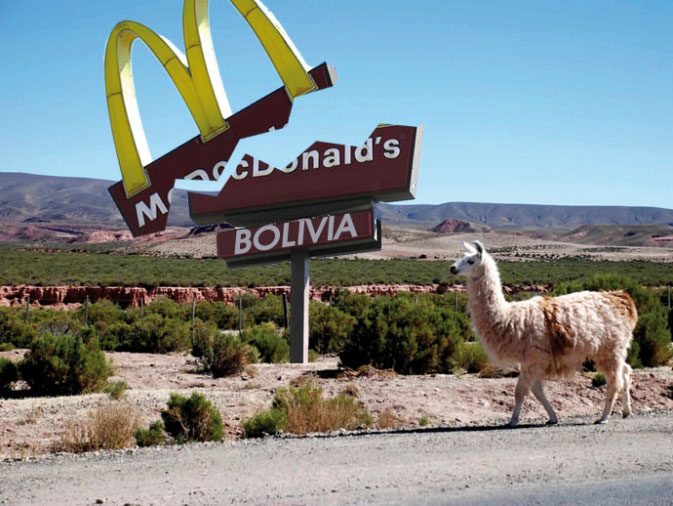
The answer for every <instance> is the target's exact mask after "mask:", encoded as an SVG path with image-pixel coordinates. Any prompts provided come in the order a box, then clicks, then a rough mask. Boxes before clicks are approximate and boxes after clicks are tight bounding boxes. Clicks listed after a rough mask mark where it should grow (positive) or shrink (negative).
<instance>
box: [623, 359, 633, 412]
mask: <svg viewBox="0 0 673 506" xmlns="http://www.w3.org/2000/svg"><path fill="white" fill-rule="evenodd" d="M622 377H623V378H624V408H623V410H622V415H623V416H624V418H626V417H627V416H631V414H632V413H633V411H632V410H631V366H630V365H629V364H627V363H626V362H624V363H623V364H622Z"/></svg>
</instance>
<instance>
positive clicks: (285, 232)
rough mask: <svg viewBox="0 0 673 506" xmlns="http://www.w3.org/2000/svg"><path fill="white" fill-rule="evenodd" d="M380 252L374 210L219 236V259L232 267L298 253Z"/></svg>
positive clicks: (247, 229) (274, 259)
mask: <svg viewBox="0 0 673 506" xmlns="http://www.w3.org/2000/svg"><path fill="white" fill-rule="evenodd" d="M379 248H380V235H379V233H378V230H377V226H376V222H375V220H374V215H373V212H372V209H366V210H362V211H353V212H349V213H338V214H332V215H328V216H318V217H314V218H303V219H300V220H295V221H287V222H284V223H271V224H267V225H263V226H259V227H250V228H247V227H242V228H237V229H230V230H223V231H221V232H219V233H218V235H217V256H218V257H220V258H224V259H226V260H227V262H228V263H229V264H231V265H241V264H243V263H247V262H252V261H254V262H255V263H259V262H262V261H264V262H269V261H278V260H284V259H287V258H289V256H290V253H291V252H292V251H293V250H295V249H299V250H302V251H308V252H309V254H310V255H311V256H326V255H335V254H337V253H342V252H349V251H358V252H361V251H364V250H368V249H372V250H373V249H379Z"/></svg>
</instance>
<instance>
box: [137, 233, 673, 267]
mask: <svg viewBox="0 0 673 506" xmlns="http://www.w3.org/2000/svg"><path fill="white" fill-rule="evenodd" d="M475 239H479V240H481V241H482V242H483V243H484V244H485V245H486V247H487V248H488V249H489V251H490V252H491V253H492V254H493V256H494V257H495V258H496V260H509V261H517V260H521V261H531V260H536V259H542V258H568V257H582V258H588V259H592V260H601V261H605V260H607V261H627V260H648V261H651V262H672V261H673V249H672V248H666V247H646V246H601V245H598V246H591V245H586V244H577V243H572V242H562V241H552V240H549V239H545V238H539V239H538V238H535V237H532V236H530V235H525V234H517V233H509V232H498V231H491V232H487V233H463V234H436V233H434V232H429V231H427V230H415V229H410V228H398V227H391V226H386V227H385V228H384V232H383V241H382V249H381V251H376V252H371V253H360V254H357V255H354V256H357V257H358V258H368V259H389V258H418V257H419V256H421V255H425V256H426V257H427V258H429V259H436V260H455V259H457V258H459V257H461V256H462V254H463V248H462V242H463V241H474V240H475ZM127 250H128V252H135V253H142V254H147V255H157V256H178V257H196V258H201V257H207V256H215V255H216V251H215V235H214V234H205V235H202V236H198V237H188V238H182V239H171V240H167V241H161V242H157V243H154V244H134V245H133V246H130V247H129V248H127Z"/></svg>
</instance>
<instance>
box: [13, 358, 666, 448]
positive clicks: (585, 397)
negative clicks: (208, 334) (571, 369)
mask: <svg viewBox="0 0 673 506" xmlns="http://www.w3.org/2000/svg"><path fill="white" fill-rule="evenodd" d="M22 354H23V352H22V351H20V350H14V351H10V352H3V353H1V354H0V356H5V357H10V358H12V359H17V360H18V359H19V358H20V357H21V356H22ZM108 357H109V358H110V359H111V360H112V362H113V364H114V367H115V376H114V377H111V378H110V380H111V381H121V380H123V381H126V382H127V383H128V386H129V390H128V391H127V393H126V401H127V402H129V403H130V404H131V406H133V409H134V410H135V411H136V413H137V415H138V417H139V420H140V421H141V423H142V424H143V425H145V426H147V425H148V424H149V423H150V422H152V421H154V420H156V419H158V418H159V413H160V411H161V409H162V408H164V407H165V405H166V401H167V400H168V397H169V393H170V392H179V393H182V394H184V395H188V394H189V393H190V392H191V391H194V390H196V391H199V392H203V393H204V394H205V395H206V396H207V397H208V398H209V399H211V400H212V401H214V403H215V404H216V405H217V407H218V409H219V410H220V412H221V413H222V417H223V421H224V423H225V425H226V431H227V438H228V439H230V440H232V439H237V438H239V437H240V436H241V421H242V420H244V419H245V418H247V417H250V416H251V415H252V414H254V413H255V412H256V411H258V410H261V409H266V408H267V407H269V406H270V403H271V400H272V397H273V393H274V391H275V389H277V388H279V387H286V386H288V385H290V384H296V382H298V381H305V380H311V381H313V382H314V383H315V384H318V385H321V386H322V387H323V388H324V390H325V392H326V393H327V394H329V395H333V394H336V393H338V392H339V391H341V390H342V389H344V388H346V387H348V388H349V389H350V390H354V391H356V392H359V398H360V399H361V400H362V402H364V404H365V405H366V407H367V408H368V409H369V410H370V411H371V412H372V413H373V414H374V418H375V419H377V418H378V416H379V415H380V414H381V413H382V412H384V411H386V412H387V413H388V414H390V413H393V414H394V415H395V417H396V418H397V419H398V420H399V425H400V427H412V428H413V427H419V425H420V423H421V419H422V418H427V420H428V421H429V423H430V425H431V426H436V427H477V426H483V425H499V424H502V423H505V422H506V421H507V420H508V417H509V415H510V412H511V409H512V406H513V391H514V384H515V381H516V379H515V378H489V379H487V378H479V377H478V376H476V375H468V374H465V375H456V376H454V375H442V374H432V375H424V376H401V375H395V374H393V373H391V372H381V373H377V374H374V375H372V376H367V377H364V376H359V377H352V376H349V375H341V377H338V375H337V374H336V373H337V366H338V364H337V362H338V361H337V359H336V358H335V357H321V358H320V359H319V360H318V361H317V362H314V363H311V364H307V365H291V364H255V365H253V366H250V367H249V368H248V369H247V370H246V372H244V373H243V374H241V375H237V376H233V377H228V378H220V379H214V378H212V377H211V376H209V375H206V374H202V373H198V372H196V364H195V360H194V358H193V357H191V356H189V355H150V354H141V353H109V354H108ZM335 376H337V377H335ZM547 391H548V397H549V398H550V400H551V402H552V404H553V405H554V407H555V408H556V409H557V412H558V414H559V417H560V419H561V421H563V420H564V419H567V418H568V417H573V416H591V417H593V416H597V415H598V414H599V412H600V410H601V408H602V404H603V402H604V398H605V387H600V388H593V387H592V386H591V379H590V375H582V374H579V373H578V374H577V375H576V376H575V377H574V378H573V379H572V380H564V381H554V382H549V383H548V384H547ZM632 394H633V400H634V411H635V413H636V414H644V413H650V412H653V411H657V412H658V411H661V410H673V371H672V370H671V368H670V367H663V368H656V369H645V370H639V371H635V372H634V381H633V390H632ZM107 402H110V400H109V398H108V396H107V395H105V394H90V395H80V396H72V397H52V398H49V397H44V398H31V397H27V398H14V399H0V459H17V458H26V457H32V456H36V455H44V454H47V453H49V452H51V451H52V448H53V446H54V445H55V444H56V443H57V442H58V441H59V440H60V439H61V438H62V437H63V435H64V434H65V433H66V432H67V430H68V426H69V424H71V423H72V422H74V421H76V420H81V419H83V418H84V417H86V416H87V415H88V413H89V412H91V411H93V410H95V409H96V408H97V407H99V406H101V405H103V404H105V403H107ZM619 408H620V402H619V401H618V403H617V406H616V408H615V411H616V413H615V415H613V416H614V417H615V418H617V417H618V416H619V415H618V414H617V413H618V412H619V411H618V410H619ZM544 420H545V416H544V411H543V410H542V408H541V407H540V406H539V405H538V404H537V403H535V402H534V401H533V400H532V399H529V400H527V401H526V404H525V406H524V410H523V416H522V423H527V422H536V423H537V422H543V421H544Z"/></svg>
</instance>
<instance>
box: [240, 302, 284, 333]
mask: <svg viewBox="0 0 673 506" xmlns="http://www.w3.org/2000/svg"><path fill="white" fill-rule="evenodd" d="M243 317H244V328H247V327H250V326H252V325H259V324H260V323H267V322H273V323H275V324H276V326H277V327H282V326H283V325H284V324H285V322H284V319H285V316H284V313H283V298H282V297H281V296H279V295H267V296H266V297H261V298H258V297H244V298H243Z"/></svg>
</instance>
